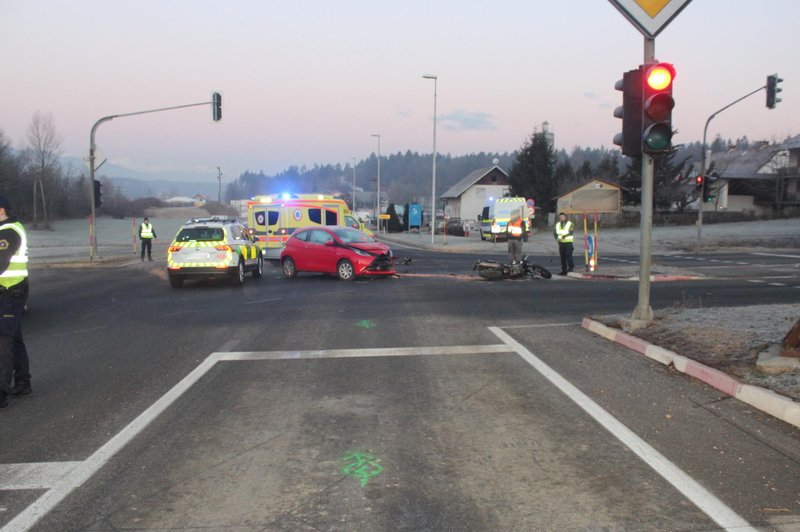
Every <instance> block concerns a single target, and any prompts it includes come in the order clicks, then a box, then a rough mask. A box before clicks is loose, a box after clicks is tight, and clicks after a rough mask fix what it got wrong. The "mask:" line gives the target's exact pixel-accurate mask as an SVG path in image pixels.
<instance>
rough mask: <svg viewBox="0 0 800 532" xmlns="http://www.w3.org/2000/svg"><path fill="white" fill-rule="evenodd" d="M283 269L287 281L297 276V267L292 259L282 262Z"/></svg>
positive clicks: (284, 259)
mask: <svg viewBox="0 0 800 532" xmlns="http://www.w3.org/2000/svg"><path fill="white" fill-rule="evenodd" d="M281 269H282V270H283V276H284V277H286V278H287V279H294V278H295V277H296V276H297V267H296V266H295V265H294V260H292V257H284V258H283V262H281Z"/></svg>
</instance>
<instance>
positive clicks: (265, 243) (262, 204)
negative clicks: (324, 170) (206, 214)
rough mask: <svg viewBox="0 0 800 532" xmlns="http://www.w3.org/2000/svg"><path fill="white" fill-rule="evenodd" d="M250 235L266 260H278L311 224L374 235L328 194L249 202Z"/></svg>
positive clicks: (256, 199)
mask: <svg viewBox="0 0 800 532" xmlns="http://www.w3.org/2000/svg"><path fill="white" fill-rule="evenodd" d="M247 221H248V226H249V232H250V233H251V234H252V235H253V236H254V237H255V239H256V241H257V242H258V245H259V246H260V247H261V249H263V250H264V258H267V259H274V260H278V259H280V257H281V250H282V249H283V248H284V246H285V245H286V241H287V240H289V237H290V236H292V233H294V232H295V230H297V229H300V228H301V227H308V226H310V225H337V226H344V227H353V228H354V229H360V230H362V231H364V232H365V233H367V234H368V235H370V236H372V232H371V231H370V230H369V229H367V228H366V226H365V225H364V223H363V222H361V221H359V220H357V219H356V217H355V216H353V215H352V213H351V212H350V209H349V208H348V207H347V204H346V203H345V202H344V201H343V200H341V199H338V198H334V197H333V196H329V195H324V194H281V195H279V196H256V197H255V198H253V199H252V200H250V201H248V202H247Z"/></svg>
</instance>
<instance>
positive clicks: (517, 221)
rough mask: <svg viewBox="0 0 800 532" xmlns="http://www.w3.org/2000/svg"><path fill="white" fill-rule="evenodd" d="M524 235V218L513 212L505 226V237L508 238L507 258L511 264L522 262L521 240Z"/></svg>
mask: <svg viewBox="0 0 800 532" xmlns="http://www.w3.org/2000/svg"><path fill="white" fill-rule="evenodd" d="M524 236H525V220H523V219H522V216H520V215H519V214H514V215H513V216H512V217H511V220H509V222H508V225H507V226H506V239H507V240H508V258H509V259H510V260H511V263H512V264H515V263H517V262H522V240H523V238H524Z"/></svg>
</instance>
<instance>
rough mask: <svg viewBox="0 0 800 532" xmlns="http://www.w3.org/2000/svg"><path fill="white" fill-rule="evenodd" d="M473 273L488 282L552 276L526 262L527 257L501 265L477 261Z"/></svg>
mask: <svg viewBox="0 0 800 532" xmlns="http://www.w3.org/2000/svg"><path fill="white" fill-rule="evenodd" d="M472 269H473V271H474V270H477V271H478V275H480V276H481V277H483V278H484V279H488V280H490V281H496V280H499V279H519V278H525V277H528V276H530V278H531V279H536V278H537V277H542V278H544V279H550V278H551V277H552V276H553V274H552V273H550V271H549V270H548V269H547V268H545V267H544V266H539V265H538V264H533V263H532V262H529V261H528V256H527V255H525V256H524V257H522V262H517V263H513V264H502V263H500V262H497V261H493V260H483V259H478V260H477V261H475V265H474V266H473V267H472Z"/></svg>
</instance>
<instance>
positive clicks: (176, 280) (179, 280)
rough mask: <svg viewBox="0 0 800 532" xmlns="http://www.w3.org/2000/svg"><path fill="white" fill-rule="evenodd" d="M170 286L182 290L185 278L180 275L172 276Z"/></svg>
mask: <svg viewBox="0 0 800 532" xmlns="http://www.w3.org/2000/svg"><path fill="white" fill-rule="evenodd" d="M169 284H170V285H171V286H172V288H180V287H181V286H183V277H182V276H180V275H170V276H169Z"/></svg>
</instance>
